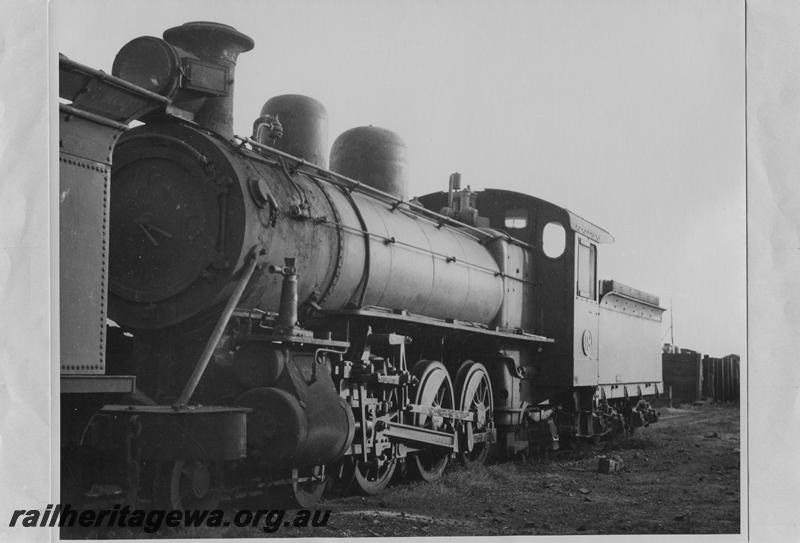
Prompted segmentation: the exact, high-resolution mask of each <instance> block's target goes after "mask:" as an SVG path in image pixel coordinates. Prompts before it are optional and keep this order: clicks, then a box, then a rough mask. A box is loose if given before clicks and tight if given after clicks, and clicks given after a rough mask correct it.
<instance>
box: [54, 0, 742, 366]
mask: <svg viewBox="0 0 800 543" xmlns="http://www.w3.org/2000/svg"><path fill="white" fill-rule="evenodd" d="M743 9H744V8H743V4H742V2H734V1H728V0H724V1H723V0H703V1H696V0H692V1H678V0H671V1H644V0H630V1H589V0H587V1H547V2H535V1H530V0H524V1H523V0H519V1H511V0H505V1H493V2H489V1H487V0H483V1H464V0H461V1H455V0H453V1H421V0H415V1H398V0H391V1H389V0H384V1H374V0H373V1H367V0H346V1H342V0H338V1H336V2H323V1H321V0H317V1H309V0H301V1H294V2H291V1H264V0H261V1H251V2H244V1H240V2H221V1H213V2H205V1H196V0H192V1H180V2H179V1H174V0H159V1H136V2H133V1H107V0H68V1H65V0H55V1H54V2H53V4H52V20H51V25H52V29H53V36H54V38H55V42H54V49H55V50H58V51H60V52H62V53H64V54H66V55H67V56H69V57H70V58H72V59H74V60H76V61H78V62H82V63H84V64H88V65H90V66H93V67H96V68H100V69H103V70H105V71H107V72H110V71H111V64H112V61H113V58H114V55H115V54H116V51H117V50H118V49H119V48H120V47H121V46H122V45H124V44H125V43H126V42H128V41H129V40H131V39H133V38H135V37H137V36H141V35H151V36H159V37H160V36H161V33H162V32H163V31H164V30H165V29H167V28H169V27H171V26H175V25H179V24H182V23H184V22H187V21H196V20H207V21H216V22H221V23H226V24H229V25H232V26H234V27H236V28H237V29H238V30H239V31H241V32H244V33H245V34H247V35H249V36H251V37H252V38H253V39H254V40H255V43H256V46H255V49H254V50H253V51H251V52H249V53H244V54H243V55H242V56H241V57H240V59H239V64H238V67H237V78H236V98H235V108H234V116H235V122H234V128H235V130H236V132H237V133H239V134H242V135H249V133H250V128H251V126H252V121H253V119H254V118H255V117H256V116H257V115H258V113H259V111H260V108H261V105H262V104H263V103H264V102H265V101H266V100H267V99H268V98H270V97H271V96H274V95H277V94H283V93H301V94H308V95H310V96H313V97H315V98H317V99H318V100H320V101H321V102H323V103H324V104H325V106H326V107H327V109H328V116H329V120H330V142H332V141H333V139H334V138H335V137H336V136H337V135H338V134H340V133H341V132H343V131H344V130H346V129H348V128H351V127H353V126H358V125H365V124H374V125H377V126H383V127H386V128H389V129H392V130H394V131H396V132H398V133H399V134H400V135H401V136H402V137H403V138H404V139H405V141H406V143H407V144H408V147H409V154H410V165H409V169H410V174H411V175H410V190H411V193H412V194H415V195H416V194H424V193H427V192H431V191H433V190H441V189H444V188H446V186H447V178H448V175H449V174H450V173H451V172H453V171H459V172H461V173H462V182H463V183H464V184H470V185H472V187H473V188H483V187H493V188H505V189H512V190H518V191H521V192H526V193H530V194H533V195H535V196H538V197H541V198H544V199H546V200H549V201H552V202H554V203H556V204H559V205H562V206H564V207H566V208H568V209H570V210H572V211H574V212H576V213H578V214H579V215H582V216H583V217H585V218H587V219H589V220H590V221H592V222H594V223H596V224H598V225H600V226H602V227H603V228H605V229H606V230H609V231H610V232H611V233H612V234H613V235H614V237H615V238H616V242H615V243H614V244H612V245H606V246H602V247H601V251H600V256H599V275H600V278H613V279H617V280H619V281H621V282H623V283H626V284H629V285H631V286H634V287H637V288H640V289H642V290H646V291H648V292H652V293H654V294H656V295H658V296H660V297H661V305H662V306H664V307H669V305H670V300H672V305H673V307H674V320H675V326H674V334H675V341H676V343H677V344H679V345H680V346H683V347H688V348H692V349H695V350H699V351H701V352H705V353H710V354H712V355H715V356H721V355H724V354H727V353H731V352H736V353H739V354H741V355H743V356H744V354H745V337H746V336H745V333H746V327H745V322H746V321H745V175H744V164H745V163H744V156H745V149H744V141H745V139H744V111H745V108H744V11H743ZM664 320H665V323H664V334H665V339H668V325H669V315H668V314H665V319H664Z"/></svg>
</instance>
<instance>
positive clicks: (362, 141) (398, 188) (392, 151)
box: [331, 126, 408, 200]
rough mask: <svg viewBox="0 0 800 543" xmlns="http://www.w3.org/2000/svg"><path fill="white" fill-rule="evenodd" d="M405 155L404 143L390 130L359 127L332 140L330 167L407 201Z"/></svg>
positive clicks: (375, 127)
mask: <svg viewBox="0 0 800 543" xmlns="http://www.w3.org/2000/svg"><path fill="white" fill-rule="evenodd" d="M406 155H407V150H406V144H405V142H403V140H402V138H400V136H398V135H397V134H395V133H394V132H392V131H391V130H387V129H385V128H379V127H377V126H359V127H356V128H351V129H350V130H347V131H346V132H343V133H342V134H341V135H340V136H339V137H338V138H336V141H334V142H333V147H332V148H331V170H333V171H334V172H337V173H340V174H342V175H346V176H347V177H350V178H352V179H355V180H356V181H360V182H362V183H364V184H365V185H369V186H371V187H374V188H376V189H378V190H381V191H383V192H386V193H388V194H391V195H393V196H397V197H398V198H402V199H404V200H405V199H407V198H408V181H407V172H406V170H407V169H406Z"/></svg>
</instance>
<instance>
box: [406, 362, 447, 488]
mask: <svg viewBox="0 0 800 543" xmlns="http://www.w3.org/2000/svg"><path fill="white" fill-rule="evenodd" d="M412 371H413V373H414V375H415V376H416V377H417V379H419V384H418V385H417V390H416V395H415V400H414V403H416V404H418V405H425V406H430V407H441V408H444V409H453V406H454V405H455V401H454V395H453V382H452V380H451V379H450V374H449V373H448V372H447V368H445V367H444V364H442V363H441V362H437V361H435V360H420V361H419V362H417V363H416V364H415V365H414V368H413V370H412ZM414 425H415V426H419V427H421V428H428V429H431V430H439V431H448V430H449V429H448V428H447V426H448V423H447V420H446V419H444V417H441V416H436V415H428V414H425V413H417V414H416V415H415V416H414ZM449 458H450V451H449V450H447V449H443V448H438V447H436V448H434V447H431V448H429V449H425V450H422V451H419V452H418V453H416V454H414V455H413V456H412V458H411V462H410V464H411V468H412V471H415V472H416V474H417V475H419V476H420V477H421V478H422V479H423V480H425V481H435V480H436V479H438V478H440V477H441V476H442V474H443V473H444V470H445V468H447V461H448V459H449Z"/></svg>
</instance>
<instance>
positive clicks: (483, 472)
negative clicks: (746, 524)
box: [84, 405, 741, 538]
mask: <svg viewBox="0 0 800 543" xmlns="http://www.w3.org/2000/svg"><path fill="white" fill-rule="evenodd" d="M659 411H660V412H661V420H660V421H659V422H658V423H657V424H654V425H651V426H650V427H648V428H640V429H638V430H637V431H636V433H635V434H634V435H633V436H630V437H627V438H618V439H615V440H612V441H608V442H604V443H599V444H597V445H593V446H590V445H583V446H581V447H579V448H577V449H572V450H565V451H561V452H559V453H557V454H556V455H554V456H553V457H551V458H550V459H548V460H541V459H539V460H536V461H533V462H530V461H525V460H517V461H509V462H504V463H500V464H493V465H488V466H483V467H480V468H477V469H475V470H473V471H466V470H465V469H464V468H462V467H460V466H454V467H451V468H448V471H447V472H446V473H445V476H444V477H443V478H442V479H441V480H440V481H438V482H436V483H423V482H397V483H394V484H393V485H392V486H390V487H389V488H388V489H386V490H385V491H384V492H383V493H381V494H380V495H378V496H371V497H363V496H346V497H337V498H327V499H324V501H323V503H321V504H320V505H319V506H318V509H320V510H324V509H330V510H331V515H330V518H329V522H328V524H327V526H325V527H316V528H311V527H308V528H304V529H300V528H294V527H285V528H281V529H279V530H278V531H277V532H275V533H273V534H265V533H264V531H262V529H261V528H260V527H255V528H233V527H230V528H223V529H222V530H219V529H214V530H212V529H209V528H198V529H185V528H184V529H181V530H180V531H178V530H175V531H172V530H169V529H165V531H163V532H162V531H159V533H158V534H153V536H154V537H159V538H163V537H168V538H175V537H185V538H191V537H199V538H207V537H215V536H216V537H265V536H266V537H269V536H273V537H356V536H362V537H376V536H394V537H403V536H459V535H460V536H478V535H491V536H499V535H544V534H547V535H557V534H735V533H739V531H740V509H741V507H740V483H739V482H740V462H739V458H740V441H739V409H738V408H736V407H731V406H714V405H702V406H681V408H674V409H670V408H664V407H662V408H660V409H659ZM600 455H607V456H618V457H619V458H620V459H621V460H622V462H623V467H622V469H621V471H619V472H617V473H612V474H601V473H598V471H597V466H598V456H600ZM167 532H172V533H167ZM87 535H88V536H89V537H92V535H91V534H85V535H84V537H85V536H87ZM96 535H103V534H96ZM108 535H109V534H105V536H106V537H108ZM143 535H144V534H141V533H139V534H138V537H142V536H143ZM120 536H121V537H131V535H130V534H126V535H122V534H116V535H115V536H112V537H120ZM144 537H148V536H147V535H144Z"/></svg>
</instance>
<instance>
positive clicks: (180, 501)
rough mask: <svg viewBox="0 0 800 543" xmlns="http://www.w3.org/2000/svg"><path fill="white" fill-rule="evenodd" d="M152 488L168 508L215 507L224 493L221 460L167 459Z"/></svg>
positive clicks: (162, 504)
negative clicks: (168, 460)
mask: <svg viewBox="0 0 800 543" xmlns="http://www.w3.org/2000/svg"><path fill="white" fill-rule="evenodd" d="M153 490H154V497H155V499H156V501H157V502H159V503H160V505H161V506H162V507H165V508H169V509H177V510H186V509H196V510H201V509H202V510H211V509H216V508H217V506H218V505H219V502H220V498H221V496H222V462H212V461H202V460H175V461H170V462H165V463H164V464H162V465H161V466H160V469H159V470H158V473H157V474H156V476H155V480H154V489H153Z"/></svg>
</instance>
